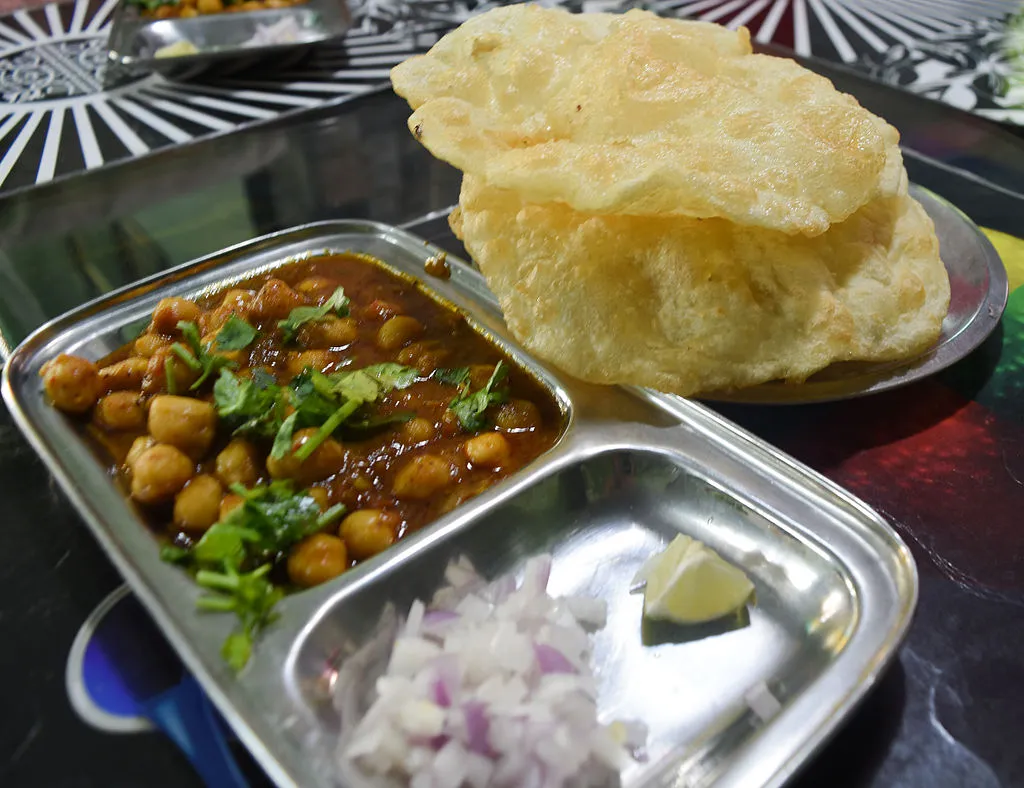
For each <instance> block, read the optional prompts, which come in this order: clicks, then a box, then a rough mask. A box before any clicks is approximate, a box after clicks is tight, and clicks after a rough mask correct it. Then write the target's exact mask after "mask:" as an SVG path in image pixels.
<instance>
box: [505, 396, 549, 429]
mask: <svg viewBox="0 0 1024 788" xmlns="http://www.w3.org/2000/svg"><path fill="white" fill-rule="evenodd" d="M494 423H495V424H496V425H498V427H499V428H500V429H503V430H505V431H506V432H526V431H530V430H535V429H537V428H538V427H539V426H540V425H541V417H540V410H539V409H538V408H537V406H536V405H534V404H533V403H532V402H530V401H529V400H525V399H514V400H511V401H510V402H506V403H504V404H503V405H501V406H500V407H499V408H498V410H497V411H495V413H494Z"/></svg>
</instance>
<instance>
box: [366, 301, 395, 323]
mask: <svg viewBox="0 0 1024 788" xmlns="http://www.w3.org/2000/svg"><path fill="white" fill-rule="evenodd" d="M363 314H364V315H366V318H367V320H387V319H388V318H392V317H394V316H395V315H400V314H402V308H401V307H400V306H398V305H397V304H393V303H391V302H390V301H384V300H383V299H380V298H378V299H376V300H375V301H372V302H371V303H370V304H369V306H367V307H366V308H365V309H364V310H363Z"/></svg>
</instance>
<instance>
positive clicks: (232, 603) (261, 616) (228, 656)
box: [196, 564, 284, 673]
mask: <svg viewBox="0 0 1024 788" xmlns="http://www.w3.org/2000/svg"><path fill="white" fill-rule="evenodd" d="M270 569H271V566H270V564H263V565H262V566H260V567H257V568H256V569H254V570H253V571H252V572H248V573H243V574H240V573H238V572H237V571H236V570H235V569H234V568H233V567H231V566H225V567H224V571H223V572H213V571H211V570H209V569H200V570H199V571H198V572H196V583H198V584H199V585H200V586H202V587H203V588H205V589H208V590H210V591H212V592H213V593H211V594H205V595H203V596H201V597H199V599H198V600H196V607H197V608H199V609H200V610H203V611H206V612H209V613H234V614H235V615H236V616H238V620H239V621H240V622H241V629H240V630H238V631H235V632H232V633H231V634H230V635H228V636H227V638H226V639H225V640H224V644H223V645H222V646H221V649H220V653H221V656H222V657H223V658H224V661H225V662H227V663H228V665H230V666H231V669H232V670H234V671H235V672H236V673H237V672H238V671H240V670H241V669H242V668H244V667H245V666H246V663H248V661H249V657H251V656H252V645H253V642H254V641H255V639H256V637H257V636H258V635H259V633H260V630H262V629H263V628H264V627H267V626H269V625H270V624H272V623H274V621H276V620H277V618H278V614H277V613H276V612H274V608H275V606H276V605H277V603H278V602H279V601H281V597H282V596H284V594H283V593H282V592H281V589H279V588H275V587H274V584H273V583H271V582H270V581H269V580H268V579H267V573H268V572H270Z"/></svg>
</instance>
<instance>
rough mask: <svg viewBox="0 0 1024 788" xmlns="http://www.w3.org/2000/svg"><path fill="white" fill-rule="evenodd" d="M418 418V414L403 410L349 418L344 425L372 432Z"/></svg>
mask: <svg viewBox="0 0 1024 788" xmlns="http://www.w3.org/2000/svg"><path fill="white" fill-rule="evenodd" d="M414 418H416V414H415V413H413V412H411V411H408V410H403V411H400V412H399V413H392V414H390V415H388V416H372V417H370V418H366V419H358V420H354V419H349V420H348V421H346V422H345V424H344V425H343V427H344V429H345V430H351V431H353V432H370V431H372V430H379V429H380V428H381V427H388V426H390V425H392V424H405V422H407V421H411V420H412V419H414Z"/></svg>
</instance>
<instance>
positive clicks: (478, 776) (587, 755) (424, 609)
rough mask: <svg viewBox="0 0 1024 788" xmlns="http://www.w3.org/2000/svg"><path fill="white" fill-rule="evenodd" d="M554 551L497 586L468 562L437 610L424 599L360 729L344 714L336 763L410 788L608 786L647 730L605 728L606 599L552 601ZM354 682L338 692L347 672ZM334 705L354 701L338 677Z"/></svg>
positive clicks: (453, 574)
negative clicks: (597, 666) (597, 661)
mask: <svg viewBox="0 0 1024 788" xmlns="http://www.w3.org/2000/svg"><path fill="white" fill-rule="evenodd" d="M550 573H551V558H550V556H541V557H538V558H535V559H532V560H531V561H528V562H527V564H526V565H525V566H524V568H523V572H522V578H523V579H522V582H521V583H520V584H519V586H518V587H517V586H516V584H515V581H514V579H513V578H512V577H511V576H507V577H502V578H499V579H498V580H496V581H494V582H493V583H491V584H489V585H488V584H487V583H486V582H485V581H484V580H483V579H482V578H481V577H480V576H479V575H478V574H477V573H476V570H475V569H474V568H473V566H472V564H470V563H469V561H468V560H466V559H465V558H460V559H459V560H457V561H455V562H453V563H451V564H450V565H449V566H448V567H447V569H446V571H445V580H446V582H447V583H448V585H447V586H445V587H444V588H442V589H440V590H439V591H438V592H437V593H436V594H435V595H434V597H433V601H432V602H431V604H430V605H429V606H424V605H423V604H422V603H421V602H419V601H417V602H415V603H414V604H413V605H412V607H411V608H410V611H409V616H408V618H407V620H406V623H405V626H404V627H402V628H401V629H400V630H399V631H398V633H397V636H396V637H395V638H394V641H393V647H392V650H391V655H390V658H389V659H386V660H383V661H382V662H383V663H384V664H386V665H387V668H386V672H385V673H384V675H383V676H381V677H380V678H378V679H377V681H376V682H375V683H371V684H369V685H367V686H372V687H373V690H374V694H373V697H372V699H371V703H370V705H369V709H368V710H367V712H366V713H365V714H364V715H363V716H362V719H360V720H359V721H358V723H356V724H354V725H353V720H352V719H350V718H349V719H346V718H344V717H343V720H342V737H341V745H340V747H339V769H340V771H341V773H342V774H344V775H346V777H347V776H348V775H350V774H351V773H352V772H353V770H355V771H357V772H358V773H359V774H361V775H362V776H363V777H364V778H365V776H366V775H376V776H377V778H375V779H380V778H383V779H385V780H386V782H387V784H388V785H404V786H409V788H567V787H569V786H572V787H574V788H575V786H582V785H594V784H605V783H606V782H614V779H612V780H609V778H612V777H613V776H614V773H615V772H616V771H617V770H620V769H621V768H623V767H624V766H625V765H627V764H628V763H629V762H630V752H631V750H633V749H637V748H640V747H642V744H643V741H642V738H643V737H641V741H639V742H638V741H636V739H637V738H638V735H639V734H640V733H641V732H643V731H645V729H644V728H643V726H639V725H636V724H632V723H630V724H624V723H612V725H611V726H608V727H606V726H603V725H602V724H601V723H600V722H599V721H598V709H597V682H596V679H595V678H594V675H593V672H592V671H591V669H590V656H591V648H592V644H591V641H590V637H589V636H588V634H587V630H588V629H595V628H600V627H602V626H604V623H605V621H606V619H607V608H606V606H605V604H604V603H603V602H602V601H601V600H597V599H591V598H589V597H582V596H573V597H565V598H560V599H559V598H554V597H552V596H550V595H549V594H548V593H547V583H548V578H549V576H550ZM343 674H344V675H345V676H347V677H348V678H349V680H348V681H347V682H346V683H347V684H348V685H349V686H346V687H343V686H340V685H341V684H342V682H341V681H340V679H341V677H342V675H343ZM338 676H339V681H338V682H337V685H336V687H335V692H336V693H338V696H337V697H338V700H337V701H336V705H338V707H339V708H341V697H342V695H343V694H344V697H345V704H346V707H351V706H352V705H353V700H352V688H351V684H352V680H354V675H353V674H352V672H351V671H349V672H348V673H346V671H345V668H344V667H343V668H342V670H341V671H339V674H338ZM371 682H372V680H371Z"/></svg>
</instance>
